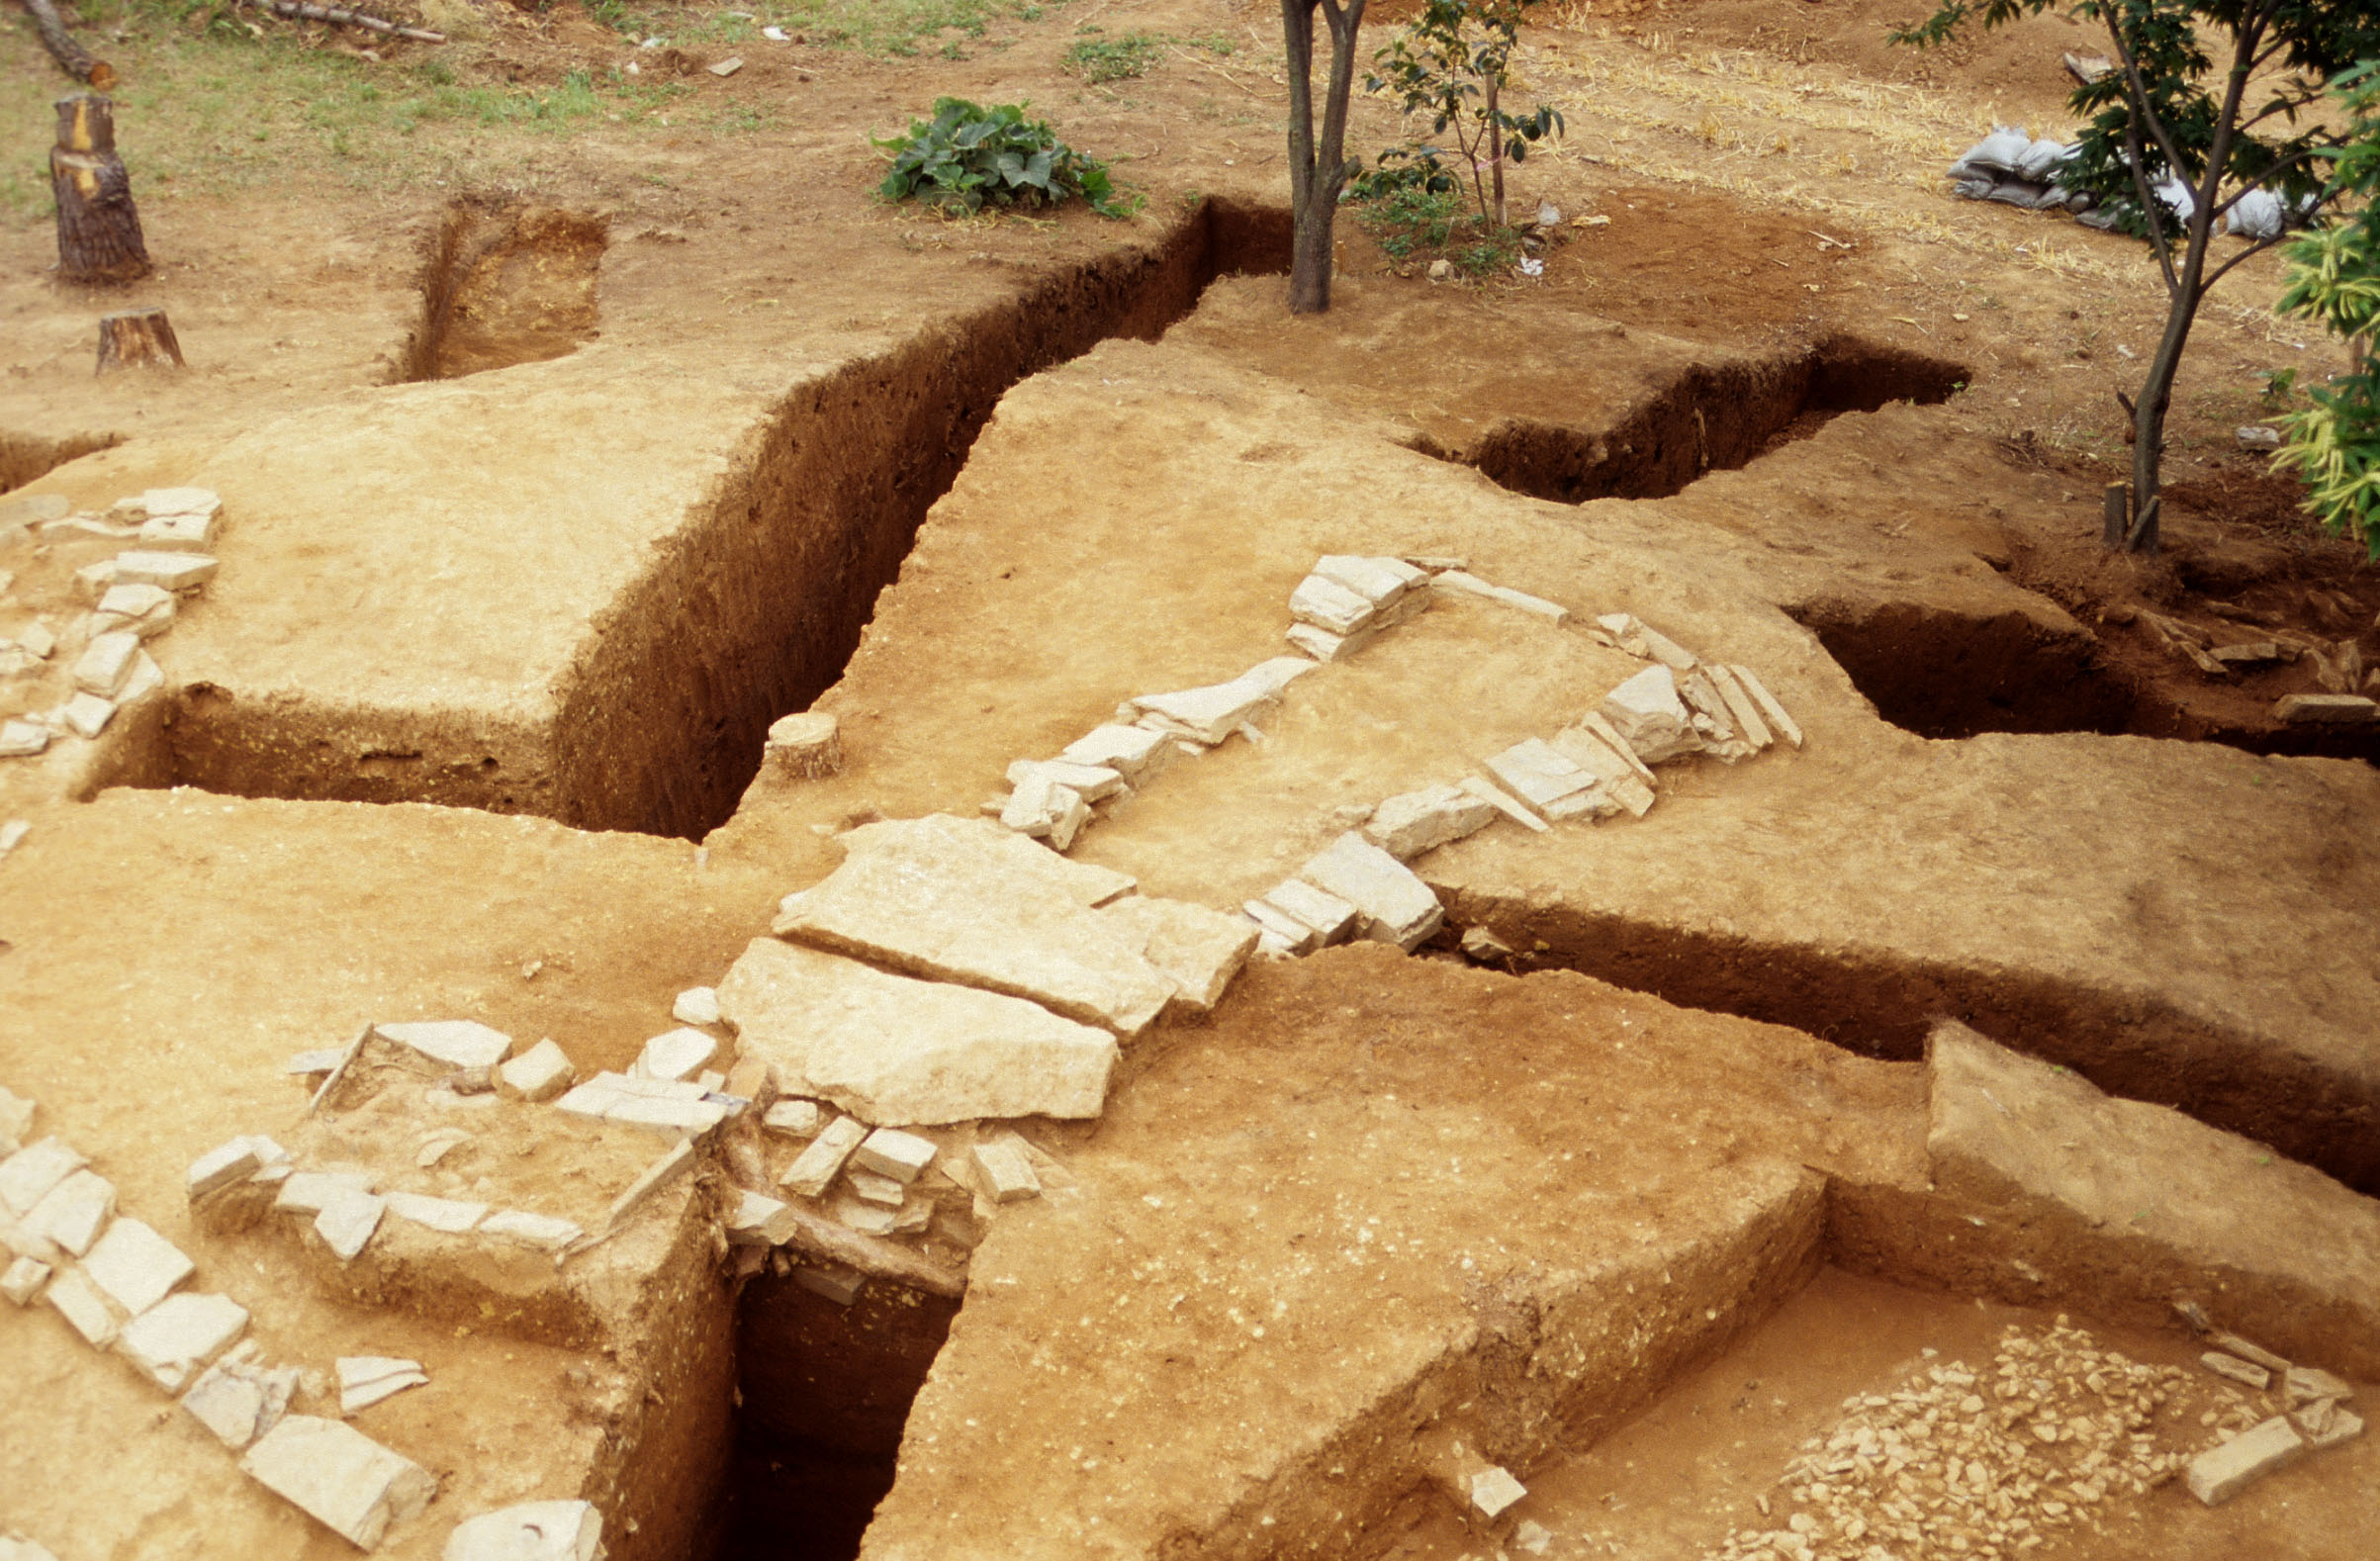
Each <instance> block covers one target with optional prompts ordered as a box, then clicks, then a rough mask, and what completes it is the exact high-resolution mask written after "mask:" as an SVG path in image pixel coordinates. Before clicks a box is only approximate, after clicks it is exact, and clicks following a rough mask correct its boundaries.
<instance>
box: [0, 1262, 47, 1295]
mask: <svg viewBox="0 0 2380 1561" xmlns="http://www.w3.org/2000/svg"><path fill="white" fill-rule="evenodd" d="M49 1273H50V1268H49V1265H48V1264H47V1263H46V1262H43V1261H42V1260H41V1259H40V1258H38V1257H19V1258H15V1259H13V1260H12V1261H11V1262H10V1263H9V1265H8V1267H7V1269H6V1270H5V1271H0V1296H6V1297H8V1299H9V1300H11V1301H12V1302H14V1303H16V1304H17V1305H18V1306H31V1305H33V1299H34V1297H36V1296H38V1295H40V1294H41V1293H42V1286H43V1285H45V1284H46V1283H47V1282H48V1280H49Z"/></svg>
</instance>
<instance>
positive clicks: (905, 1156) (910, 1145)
mask: <svg viewBox="0 0 2380 1561" xmlns="http://www.w3.org/2000/svg"><path fill="white" fill-rule="evenodd" d="M935 1152H936V1147H935V1143H934V1141H933V1140H932V1139H928V1138H921V1137H919V1136H918V1135H917V1134H914V1133H903V1132H901V1131H900V1130H899V1129H898V1128H878V1129H876V1130H875V1131H874V1132H873V1133H870V1135H869V1136H868V1137H867V1138H866V1139H865V1140H863V1141H862V1143H861V1145H860V1147H859V1148H857V1149H855V1150H853V1151H852V1158H853V1159H854V1160H855V1161H856V1162H857V1163H859V1164H860V1165H861V1166H862V1167H864V1168H865V1169H868V1170H871V1171H874V1172H875V1173H876V1174H877V1175H879V1176H889V1177H891V1178H892V1179H893V1180H894V1181H897V1182H899V1183H900V1184H901V1185H902V1186H904V1187H906V1186H907V1185H909V1183H911V1182H913V1181H915V1180H917V1177H918V1173H919V1172H920V1171H923V1170H924V1169H925V1168H926V1167H927V1166H928V1165H931V1164H933V1163H934V1155H935Z"/></svg>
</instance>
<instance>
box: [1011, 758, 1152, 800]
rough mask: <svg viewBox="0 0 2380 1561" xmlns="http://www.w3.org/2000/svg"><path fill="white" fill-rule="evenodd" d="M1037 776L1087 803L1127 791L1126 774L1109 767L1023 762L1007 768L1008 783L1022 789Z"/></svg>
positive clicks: (1064, 761)
mask: <svg viewBox="0 0 2380 1561" xmlns="http://www.w3.org/2000/svg"><path fill="white" fill-rule="evenodd" d="M1035 775H1042V776H1046V777H1048V778H1049V779H1050V780H1052V781H1055V782H1056V783H1057V784H1059V785H1062V786H1064V787H1065V788H1066V789H1067V790H1069V791H1072V792H1074V793H1075V794H1077V795H1078V796H1080V797H1081V798H1082V799H1083V800H1084V801H1086V802H1100V801H1105V800H1106V799H1107V798H1109V797H1111V796H1114V795H1115V794H1116V793H1117V792H1119V791H1121V790H1123V789H1124V772H1123V771H1121V770H1118V769H1115V768H1114V767H1112V766H1109V765H1085V764H1077V763H1075V762H1074V761H1073V760H1071V759H1020V760H1018V761H1017V762H1016V763H1014V764H1012V765H1010V766H1009V767H1008V783H1009V784H1010V785H1023V784H1024V783H1025V781H1026V780H1027V779H1028V778H1029V777H1031V776H1035Z"/></svg>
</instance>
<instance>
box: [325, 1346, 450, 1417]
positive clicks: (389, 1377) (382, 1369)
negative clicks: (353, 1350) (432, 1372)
mask: <svg viewBox="0 0 2380 1561" xmlns="http://www.w3.org/2000/svg"><path fill="white" fill-rule="evenodd" d="M337 1367H338V1379H339V1413H340V1414H341V1415H354V1414H356V1413H358V1412H359V1411H363V1410H368V1409H370V1408H371V1407H372V1406H373V1405H375V1404H378V1403H379V1402H380V1401H381V1400H383V1399H386V1398H392V1397H394V1396H396V1395H397V1394H400V1393H403V1392H404V1391H405V1390H406V1389H408V1388H417V1387H420V1386H421V1385H422V1384H424V1383H426V1382H428V1381H429V1373H428V1372H426V1371H423V1370H422V1369H421V1362H419V1361H418V1360H407V1359H404V1358H403V1357H401V1356H397V1355H341V1356H339V1357H338V1361H337Z"/></svg>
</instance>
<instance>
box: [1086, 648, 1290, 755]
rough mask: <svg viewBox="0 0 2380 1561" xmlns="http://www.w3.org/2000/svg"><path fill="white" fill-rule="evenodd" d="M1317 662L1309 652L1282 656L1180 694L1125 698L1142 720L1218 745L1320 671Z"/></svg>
mask: <svg viewBox="0 0 2380 1561" xmlns="http://www.w3.org/2000/svg"><path fill="white" fill-rule="evenodd" d="M1316 665H1317V664H1316V663H1314V662H1311V661H1308V660H1307V659H1306V658H1305V657H1303V656H1276V657H1274V658H1273V659H1272V660H1270V661H1267V662H1262V663H1260V664H1258V665H1257V666H1254V667H1251V668H1249V669H1248V670H1247V671H1246V672H1243V673H1241V674H1240V675H1239V676H1238V677H1236V678H1234V679H1233V680H1232V681H1231V682H1229V683H1218V684H1210V685H1208V686H1207V687H1205V688H1201V689H1182V690H1181V691H1179V692H1176V693H1147V694H1140V695H1137V696H1136V697H1134V698H1132V699H1128V700H1126V701H1125V702H1126V704H1127V705H1128V706H1130V707H1131V708H1132V709H1133V710H1135V711H1137V712H1138V717H1137V720H1136V724H1138V725H1142V726H1152V727H1154V728H1155V729H1156V730H1159V731H1167V732H1173V733H1175V734H1177V735H1179V736H1183V737H1190V738H1195V739H1196V740H1198V741H1199V742H1202V743H1205V744H1206V745H1208V746H1209V747H1213V746H1214V745H1215V744H1217V743H1220V742H1222V741H1223V740H1224V739H1225V738H1226V737H1229V736H1231V735H1232V733H1233V732H1234V731H1235V730H1236V728H1237V727H1238V726H1239V724H1240V723H1241V722H1242V721H1245V720H1248V719H1249V718H1251V717H1252V716H1254V715H1255V714H1257V712H1258V711H1259V710H1261V709H1262V708H1263V707H1264V706H1266V705H1269V704H1271V703H1272V702H1273V701H1274V700H1275V699H1278V698H1279V697H1280V696H1281V690H1282V689H1285V688H1287V687H1288V686H1289V685H1290V684H1291V683H1292V682H1293V681H1295V680H1296V679H1297V678H1299V677H1302V676H1303V675H1305V674H1306V673H1310V672H1312V671H1314V670H1315V667H1316Z"/></svg>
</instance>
